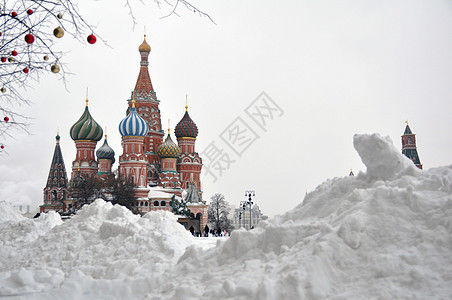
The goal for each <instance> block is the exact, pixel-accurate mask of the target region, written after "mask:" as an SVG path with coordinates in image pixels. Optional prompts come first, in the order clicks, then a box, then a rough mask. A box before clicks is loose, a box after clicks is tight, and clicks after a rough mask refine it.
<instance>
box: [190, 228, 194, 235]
mask: <svg viewBox="0 0 452 300" xmlns="http://www.w3.org/2000/svg"><path fill="white" fill-rule="evenodd" d="M190 232H191V235H195V228H194V227H193V226H190Z"/></svg>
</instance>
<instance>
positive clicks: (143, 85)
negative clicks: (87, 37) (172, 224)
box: [128, 35, 165, 184]
mask: <svg viewBox="0 0 452 300" xmlns="http://www.w3.org/2000/svg"><path fill="white" fill-rule="evenodd" d="M138 51H139V52H140V57H141V61H140V72H139V74H138V79H137V82H136V84H135V89H134V90H133V92H132V96H131V99H129V100H128V102H129V108H128V110H130V109H131V107H132V101H135V107H136V110H137V112H138V114H139V115H140V116H141V118H143V119H144V120H145V121H146V123H147V124H148V126H149V131H148V133H147V135H146V136H145V138H144V154H145V156H146V159H147V161H148V163H149V164H148V169H147V171H148V181H149V182H150V183H151V184H157V181H158V171H159V169H160V158H159V156H158V155H157V152H156V151H157V148H158V146H160V144H161V143H162V140H163V136H164V135H165V133H164V131H163V130H162V122H161V119H160V109H159V103H160V101H159V100H158V99H157V94H156V93H155V91H154V88H153V87H152V82H151V77H150V76H149V70H148V65H149V61H148V58H149V53H150V52H151V47H150V46H149V44H148V43H147V42H146V35H145V36H144V40H143V43H142V44H141V45H140V46H139V47H138Z"/></svg>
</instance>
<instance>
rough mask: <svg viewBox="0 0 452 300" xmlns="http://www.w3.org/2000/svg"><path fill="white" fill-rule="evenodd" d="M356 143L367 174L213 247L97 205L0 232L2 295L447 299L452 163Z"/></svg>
mask: <svg viewBox="0 0 452 300" xmlns="http://www.w3.org/2000/svg"><path fill="white" fill-rule="evenodd" d="M354 145H355V148H356V150H357V151H358V153H359V155H360V156H361V158H362V161H363V162H364V164H365V165H366V167H367V171H366V173H363V172H360V173H359V174H358V175H357V176H355V177H344V178H334V179H331V180H327V181H326V182H324V183H323V184H321V185H320V186H319V187H317V189H316V190H315V191H313V192H311V193H310V194H308V195H307V196H306V197H305V200H304V201H303V203H302V204H300V205H299V206H298V207H296V208H295V209H293V210H292V211H289V212H287V213H286V214H285V215H283V216H280V217H278V218H277V219H275V220H273V221H272V222H262V223H261V224H260V226H258V227H257V228H256V229H254V230H251V231H245V230H237V231H235V232H233V234H232V235H231V237H230V238H229V239H227V240H226V239H224V240H219V242H218V243H217V245H216V247H212V248H211V249H208V250H203V248H205V247H199V243H202V242H203V241H205V239H203V238H193V237H192V236H190V234H189V233H187V231H186V230H185V229H184V228H183V227H182V226H181V225H180V224H177V223H176V220H175V217H174V216H173V215H172V214H169V213H149V214H147V215H145V216H144V217H141V218H140V217H138V216H135V215H133V214H131V213H130V212H129V211H128V210H126V209H125V208H123V207H120V206H112V205H111V204H110V203H105V202H103V201H101V200H97V201H96V202H95V203H93V204H92V205H90V206H86V207H84V208H83V209H82V211H80V213H79V214H78V215H77V216H76V217H74V218H73V219H71V220H69V221H67V222H65V223H64V224H62V225H60V226H55V227H54V228H53V229H51V230H50V231H48V232H47V233H46V234H45V235H44V236H40V237H39V238H37V239H35V240H33V241H32V242H30V240H28V241H23V240H18V241H17V240H16V241H14V240H8V239H6V238H3V237H2V242H3V243H4V245H6V246H7V247H9V250H8V251H7V252H8V253H7V252H3V250H2V253H1V254H2V255H1V260H2V261H1V268H0V295H10V296H11V295H20V298H21V299H53V298H63V299H68V298H69V299H214V298H217V299H369V298H370V299H430V298H432V296H433V297H434V298H436V299H448V298H450V296H451V295H452V275H451V274H452V166H447V167H442V168H436V169H430V170H428V171H421V170H418V169H417V168H415V167H414V166H413V164H412V163H411V162H410V161H409V160H408V159H407V158H406V157H405V156H403V155H402V154H400V153H399V151H398V150H397V149H395V148H394V147H393V145H392V143H391V141H390V140H389V139H388V138H383V137H381V136H380V135H378V134H374V135H356V136H355V137H354ZM0 214H2V213H0ZM22 222H23V220H22V221H20V220H19V221H16V223H17V224H21V223H22ZM8 230H11V231H17V230H19V229H18V228H15V227H11V228H8V227H2V233H3V232H6V236H8V235H9V236H13V234H12V233H8ZM15 235H17V233H15ZM197 244H198V245H197ZM204 246H205V245H204ZM2 248H3V247H2ZM5 255H6V256H5Z"/></svg>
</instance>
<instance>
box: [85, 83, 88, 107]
mask: <svg viewBox="0 0 452 300" xmlns="http://www.w3.org/2000/svg"><path fill="white" fill-rule="evenodd" d="M85 101H86V106H88V87H87V88H86V100H85Z"/></svg>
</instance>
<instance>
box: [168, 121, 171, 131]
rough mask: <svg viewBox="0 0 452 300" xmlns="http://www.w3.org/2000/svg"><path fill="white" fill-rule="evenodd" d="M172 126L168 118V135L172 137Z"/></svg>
mask: <svg viewBox="0 0 452 300" xmlns="http://www.w3.org/2000/svg"><path fill="white" fill-rule="evenodd" d="M170 128H171V126H170V119H169V118H168V135H170V132H171V129H170Z"/></svg>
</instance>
